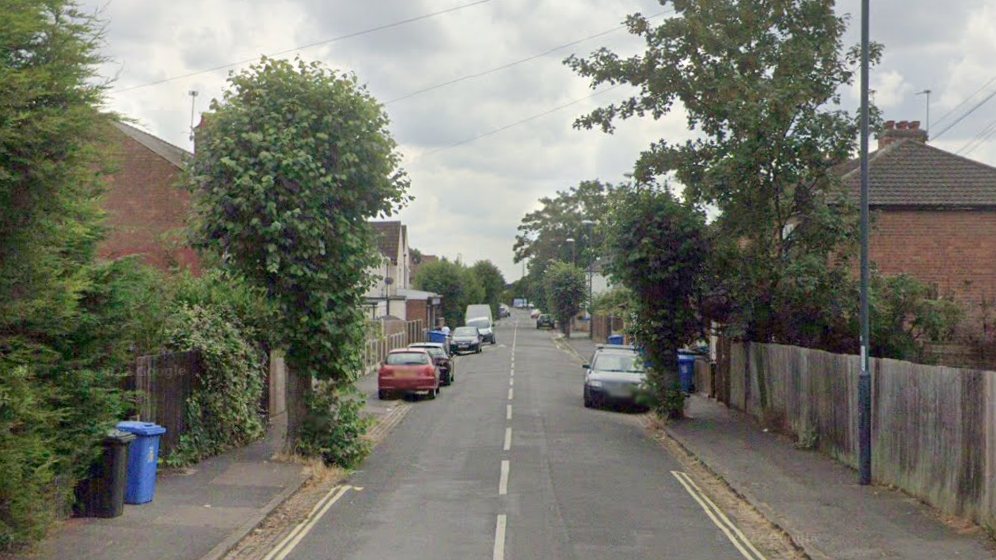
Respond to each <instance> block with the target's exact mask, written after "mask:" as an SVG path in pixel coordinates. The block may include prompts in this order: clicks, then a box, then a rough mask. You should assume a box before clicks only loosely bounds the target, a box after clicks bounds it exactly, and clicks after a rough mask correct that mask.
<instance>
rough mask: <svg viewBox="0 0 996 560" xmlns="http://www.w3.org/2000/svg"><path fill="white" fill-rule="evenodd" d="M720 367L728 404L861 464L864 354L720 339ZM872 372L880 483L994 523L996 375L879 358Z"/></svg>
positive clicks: (875, 454) (874, 461) (944, 508)
mask: <svg viewBox="0 0 996 560" xmlns="http://www.w3.org/2000/svg"><path fill="white" fill-rule="evenodd" d="M717 360H718V364H717V385H718V387H717V394H719V395H720V396H725V397H726V399H725V401H724V402H727V403H728V404H729V405H730V406H732V407H734V408H738V409H741V410H744V411H746V412H747V413H749V414H751V415H752V416H754V417H755V418H757V419H758V420H760V421H762V422H765V423H766V424H767V425H769V426H770V427H772V428H775V429H778V430H780V431H783V432H785V433H789V434H793V435H796V436H802V435H805V436H807V437H811V436H816V437H817V438H818V439H817V444H818V448H819V450H820V451H821V452H823V453H826V454H827V455H830V456H832V457H834V458H836V459H837V460H839V461H841V462H843V463H845V464H848V465H850V466H852V467H856V466H857V459H858V377H859V374H860V367H861V364H860V359H859V358H858V356H849V355H840V354H831V353H828V352H823V351H819V350H810V349H805V348H796V347H789V346H782V345H776V344H756V343H729V350H728V351H727V350H726V349H725V348H724V347H723V343H722V342H721V343H720V344H719V348H718V349H717ZM872 373H873V382H872V388H873V391H872V465H873V469H874V471H873V474H874V478H875V480H876V481H877V482H880V483H883V484H888V485H894V486H897V487H899V488H902V489H903V490H905V491H906V492H908V493H910V494H911V495H913V496H915V497H917V498H919V499H922V500H924V501H925V502H927V503H930V504H931V505H933V506H934V507H937V508H939V509H940V510H941V511H943V512H944V513H946V514H949V515H958V516H963V517H968V518H970V519H972V520H974V521H976V522H977V523H982V524H989V525H993V524H994V523H996V372H991V371H979V370H970V369H955V368H949V367H942V366H928V365H922V364H913V363H909V362H901V361H897V360H884V359H874V360H872ZM724 385H727V386H728V391H729V393H728V395H722V393H723V392H724V391H725V390H726V388H725V387H724ZM721 400H722V399H721Z"/></svg>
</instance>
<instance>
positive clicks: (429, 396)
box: [425, 387, 439, 401]
mask: <svg viewBox="0 0 996 560" xmlns="http://www.w3.org/2000/svg"><path fill="white" fill-rule="evenodd" d="M438 394H439V387H436V388H435V389H429V392H428V393H426V395H425V400H427V401H432V400H435V399H436V395H438Z"/></svg>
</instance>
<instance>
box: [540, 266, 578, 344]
mask: <svg viewBox="0 0 996 560" xmlns="http://www.w3.org/2000/svg"><path fill="white" fill-rule="evenodd" d="M543 280H544V284H545V292H546V301H547V307H548V310H547V311H548V312H549V313H552V314H553V316H554V318H555V319H556V320H557V323H559V324H560V330H561V332H563V333H564V334H565V335H567V336H571V321H572V320H573V319H574V316H575V315H577V314H578V312H580V311H581V306H582V305H583V304H584V302H585V298H586V297H587V295H588V288H587V284H586V283H585V278H584V272H583V271H582V270H581V269H580V268H578V267H576V266H574V265H572V264H570V263H565V262H559V261H558V262H554V263H552V264H551V265H550V267H549V268H547V270H546V274H545V275H544V276H543Z"/></svg>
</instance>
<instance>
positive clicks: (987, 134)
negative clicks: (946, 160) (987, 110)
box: [955, 120, 996, 156]
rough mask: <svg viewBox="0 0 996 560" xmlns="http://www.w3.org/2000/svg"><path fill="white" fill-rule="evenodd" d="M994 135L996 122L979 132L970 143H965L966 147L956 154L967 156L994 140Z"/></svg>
mask: <svg viewBox="0 0 996 560" xmlns="http://www.w3.org/2000/svg"><path fill="white" fill-rule="evenodd" d="M994 134H996V120H993V121H992V122H990V123H989V124H988V125H986V127H985V128H983V129H982V130H981V131H979V133H978V134H976V135H975V137H974V138H972V139H971V140H969V141H968V142H965V145H964V146H962V147H961V149H959V150H958V151H957V152H955V154H956V155H965V156H967V155H969V154H971V153H972V152H974V151H975V150H976V149H978V147H979V146H981V145H983V144H985V143H986V142H987V141H988V140H989V139H990V138H992V137H993V135H994Z"/></svg>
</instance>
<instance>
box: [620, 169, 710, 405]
mask: <svg viewBox="0 0 996 560" xmlns="http://www.w3.org/2000/svg"><path fill="white" fill-rule="evenodd" d="M608 230H609V242H608V243H609V247H610V250H611V251H612V253H613V254H614V255H616V257H615V259H614V260H613V262H612V263H611V265H610V270H611V273H612V276H613V277H614V278H615V279H616V280H617V281H619V282H621V283H622V284H623V285H624V286H626V287H627V288H628V289H629V290H630V291H631V292H632V299H631V301H632V308H631V310H632V311H633V316H634V319H635V320H634V323H633V324H632V325H630V327H629V328H630V331H631V332H632V334H633V335H634V336H635V338H636V339H637V340H638V341H639V344H640V345H641V346H642V347H643V348H644V349H645V351H646V353H647V360H648V365H649V366H650V367H649V374H648V384H649V386H650V387H651V389H652V391H653V396H654V403H655V404H656V405H657V406H658V407H659V409H660V410H661V412H663V413H666V414H667V415H668V416H671V417H680V416H681V414H682V413H683V410H684V405H683V397H682V395H681V391H680V385H679V378H678V356H677V351H678V348H681V347H682V346H684V345H685V344H687V343H688V342H691V340H692V339H693V338H694V337H695V336H696V335H697V334H698V333H700V332H701V322H700V319H699V317H698V315H697V313H696V302H697V295H698V294H699V291H700V289H701V286H702V284H701V279H702V274H703V272H704V269H705V262H706V258H707V256H708V253H709V244H708V240H707V237H706V232H705V215H704V213H702V212H700V211H698V210H696V209H695V208H694V207H692V206H689V205H684V204H681V203H680V202H679V201H678V200H677V199H675V198H674V196H673V195H671V193H670V192H668V190H667V189H666V188H659V187H633V188H630V189H626V190H621V191H619V192H617V199H616V202H615V203H614V205H613V208H612V211H611V213H610V214H609V226H608Z"/></svg>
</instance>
